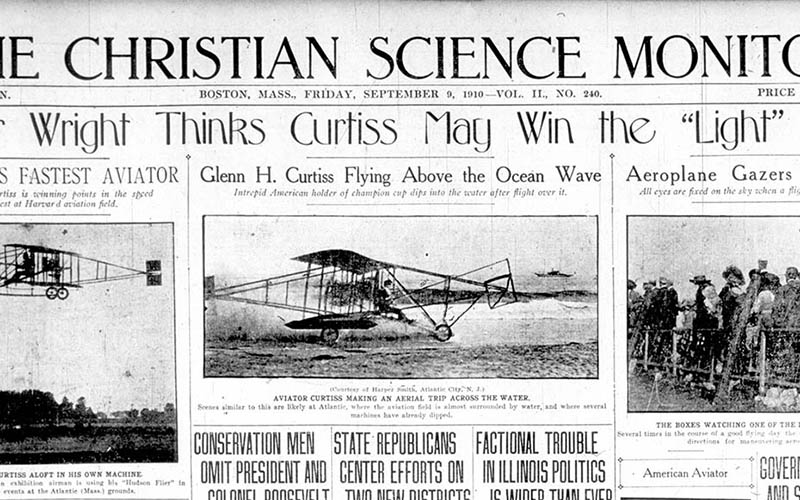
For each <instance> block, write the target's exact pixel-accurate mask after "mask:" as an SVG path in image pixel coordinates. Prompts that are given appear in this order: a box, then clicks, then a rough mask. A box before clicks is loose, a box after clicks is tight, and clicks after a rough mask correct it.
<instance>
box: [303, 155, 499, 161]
mask: <svg viewBox="0 0 800 500" xmlns="http://www.w3.org/2000/svg"><path fill="white" fill-rule="evenodd" d="M306 159H307V160H428V159H430V160H475V159H478V160H484V159H486V160H492V159H494V156H480V155H472V156H469V155H468V156H424V155H422V156H403V155H398V156H306Z"/></svg>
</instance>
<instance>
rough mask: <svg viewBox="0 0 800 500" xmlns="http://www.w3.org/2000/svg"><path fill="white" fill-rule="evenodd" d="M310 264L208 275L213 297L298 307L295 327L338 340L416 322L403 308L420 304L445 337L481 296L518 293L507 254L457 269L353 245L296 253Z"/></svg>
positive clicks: (509, 298)
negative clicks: (236, 276) (382, 256)
mask: <svg viewBox="0 0 800 500" xmlns="http://www.w3.org/2000/svg"><path fill="white" fill-rule="evenodd" d="M292 260H295V261H298V262H301V263H304V264H306V268H305V269H304V270H298V271H296V272H291V273H287V274H282V275H279V276H272V277H269V278H264V279H260V280H256V281H249V282H246V283H240V284H235V285H231V286H225V287H220V288H216V287H215V280H214V277H213V276H209V277H206V279H205V297H206V300H210V299H217V300H228V301H235V302H243V303H248V304H256V305H262V306H268V307H273V308H277V309H285V310H289V311H295V312H297V313H300V314H301V315H302V318H301V319H298V320H294V321H289V322H286V323H285V325H286V326H287V327H288V328H290V329H293V330H319V331H320V340H322V341H323V342H325V343H329V344H330V343H334V342H336V341H337V340H338V338H339V332H340V330H368V329H370V328H373V327H375V326H377V325H378V322H379V321H380V320H381V319H388V320H392V321H396V322H400V323H412V322H414V321H412V320H410V319H409V318H408V317H407V316H406V315H405V313H404V311H406V310H409V309H416V310H418V311H420V312H421V313H422V315H423V316H424V319H425V320H426V323H428V324H429V325H430V329H429V331H431V333H432V335H433V336H434V338H436V339H437V340H440V341H442V342H444V341H446V340H449V339H450V338H451V337H452V336H453V330H452V328H453V326H454V325H455V324H456V323H457V322H458V321H459V320H460V319H461V318H462V317H463V316H464V314H466V313H467V311H469V310H470V309H472V307H473V306H475V304H477V303H478V302H479V301H480V300H481V299H483V298H485V299H486V300H487V303H488V306H489V308H491V309H495V308H498V307H501V306H504V305H507V304H510V303H513V302H516V301H517V295H516V290H515V289H514V279H513V277H512V274H511V265H510V263H509V261H508V259H503V260H499V261H497V262H494V263H491V264H487V265H485V266H481V267H479V268H476V269H472V270H470V271H467V272H465V273H462V274H458V275H448V274H443V273H438V272H433V271H426V270H423V269H418V268H414V267H410V266H404V265H400V264H394V263H390V262H384V261H380V260H375V259H371V258H369V257H365V256H364V255H361V254H359V253H356V252H353V251H350V250H341V249H333V250H322V251H319V252H314V253H309V254H306V255H300V256H298V257H294V258H293V259H292Z"/></svg>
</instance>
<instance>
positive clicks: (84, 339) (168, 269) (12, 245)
mask: <svg viewBox="0 0 800 500" xmlns="http://www.w3.org/2000/svg"><path fill="white" fill-rule="evenodd" d="M0 311H2V318H3V321H2V326H0V331H2V337H1V340H0V463H2V464H54V463H70V464H80V463H138V462H175V461H177V437H176V436H177V435H176V427H177V420H176V406H175V405H176V374H175V317H174V282H173V228H172V225H171V224H166V223H164V224H37V223H29V224H28V223H26V224H0Z"/></svg>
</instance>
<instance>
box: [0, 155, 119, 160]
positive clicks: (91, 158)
mask: <svg viewBox="0 0 800 500" xmlns="http://www.w3.org/2000/svg"><path fill="white" fill-rule="evenodd" d="M110 159H111V158H110V157H108V156H0V160H30V161H83V160H110Z"/></svg>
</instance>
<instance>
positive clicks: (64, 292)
mask: <svg viewBox="0 0 800 500" xmlns="http://www.w3.org/2000/svg"><path fill="white" fill-rule="evenodd" d="M67 297H69V290H67V289H66V288H64V287H63V286H62V287H61V288H59V289H58V298H59V299H61V300H67Z"/></svg>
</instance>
